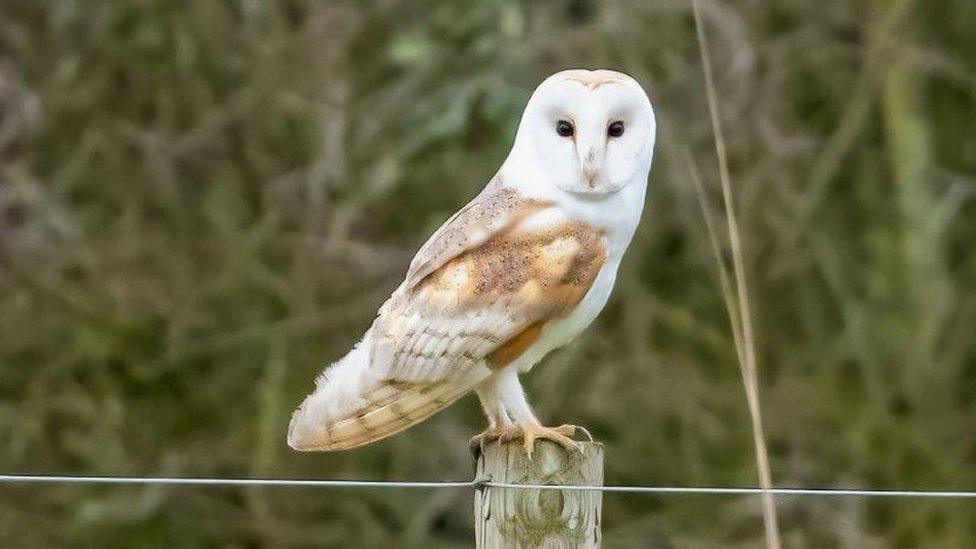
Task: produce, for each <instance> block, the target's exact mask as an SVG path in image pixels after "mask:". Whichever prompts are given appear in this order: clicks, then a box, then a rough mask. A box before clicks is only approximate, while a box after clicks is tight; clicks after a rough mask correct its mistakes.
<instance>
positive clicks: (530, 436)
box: [495, 368, 580, 458]
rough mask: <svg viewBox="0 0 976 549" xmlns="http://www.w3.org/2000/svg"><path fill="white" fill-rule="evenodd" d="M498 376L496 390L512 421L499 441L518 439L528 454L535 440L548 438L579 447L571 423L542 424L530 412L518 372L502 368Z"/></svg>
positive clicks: (564, 446)
mask: <svg viewBox="0 0 976 549" xmlns="http://www.w3.org/2000/svg"><path fill="white" fill-rule="evenodd" d="M495 375H497V376H498V389H499V393H500V396H501V401H502V404H503V405H504V406H505V409H506V411H507V412H508V415H509V417H511V419H512V421H514V424H513V425H511V426H510V427H509V428H508V429H506V430H505V433H504V434H503V435H502V436H501V437H499V439H498V440H499V442H502V443H505V442H508V441H511V440H521V441H522V444H523V445H524V446H525V452H526V453H527V454H528V455H529V457H530V458H531V457H532V450H533V449H534V448H535V441H536V440H537V439H543V440H551V441H553V442H555V443H557V444H559V445H560V446H562V447H563V448H565V449H566V450H580V446H579V444H577V443H576V442H575V441H574V440H573V439H572V438H571V437H572V436H573V435H575V434H576V429H577V427H576V426H575V425H560V426H559V427H545V426H543V425H542V423H540V422H539V420H538V419H537V418H536V417H535V414H533V413H532V408H531V407H530V406H529V403H528V401H527V400H526V399H525V391H523V390H522V384H521V383H520V382H519V378H518V372H517V371H516V370H515V369H514V368H506V369H505V370H502V371H500V372H498V373H497V374H495Z"/></svg>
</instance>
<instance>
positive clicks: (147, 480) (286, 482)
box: [0, 475, 483, 488]
mask: <svg viewBox="0 0 976 549" xmlns="http://www.w3.org/2000/svg"><path fill="white" fill-rule="evenodd" d="M0 482H8V483H46V484H52V483H64V484H170V485H186V486H189V485H204V486H307V487H312V488H474V487H477V486H479V485H481V484H483V481H480V480H477V481H476V480H471V481H466V482H395V481H378V480H376V481H374V480H316V479H291V478H194V477H112V476H100V477H99V476H73V475H0Z"/></svg>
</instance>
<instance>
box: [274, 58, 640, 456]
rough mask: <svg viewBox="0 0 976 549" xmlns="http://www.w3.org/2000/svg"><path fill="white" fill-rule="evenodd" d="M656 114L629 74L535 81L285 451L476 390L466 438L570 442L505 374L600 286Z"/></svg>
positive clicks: (567, 74) (311, 403)
mask: <svg viewBox="0 0 976 549" xmlns="http://www.w3.org/2000/svg"><path fill="white" fill-rule="evenodd" d="M655 134H656V122H655V118H654V111H653V108H652V107H651V102H650V100H649V99H648V97H647V94H646V93H644V90H643V89H642V88H641V86H640V85H639V84H638V83H637V82H636V81H635V80H634V79H633V78H631V77H630V76H627V75H625V74H622V73H619V72H614V71H608V70H596V71H588V70H568V71H563V72H559V73H557V74H555V75H553V76H550V77H549V78H547V79H546V80H545V81H543V82H542V84H540V85H539V87H538V88H536V90H535V92H533V94H532V96H531V97H530V98H529V101H528V104H527V105H526V107H525V111H524V113H523V115H522V119H521V121H520V122H519V126H518V130H517V132H516V135H515V142H514V145H513V146H512V150H511V152H510V153H509V155H508V157H507V158H506V160H505V162H504V163H503V164H502V167H501V169H499V170H498V172H497V174H496V175H495V176H494V177H493V178H492V179H491V181H490V182H489V183H488V184H487V186H486V187H485V188H484V190H483V191H482V192H481V193H480V194H479V195H478V196H477V197H475V198H474V199H473V200H472V201H471V202H470V203H468V204H467V205H466V206H464V207H463V208H461V210H460V211H458V212H457V213H455V214H454V216H452V217H451V218H450V219H448V220H447V221H446V222H445V223H444V225H443V226H441V227H440V228H439V229H438V230H437V231H436V232H435V233H434V234H433V235H432V236H431V237H430V239H429V240H428V241H427V243H426V244H424V245H423V247H421V248H420V251H419V252H417V255H416V257H414V259H413V261H412V262H411V263H410V267H409V269H408V272H407V275H406V279H405V280H404V281H403V283H402V284H401V285H400V286H399V287H398V288H397V289H396V291H394V292H393V295H392V296H391V297H390V298H389V300H388V301H387V302H386V303H385V304H384V305H383V306H382V307H381V308H380V310H379V313H378V315H377V318H376V319H375V321H374V322H373V324H372V326H371V327H370V328H369V330H367V331H366V334H365V335H364V336H363V338H362V340H361V341H360V342H359V343H358V344H357V345H356V346H355V347H354V348H353V349H352V350H351V351H350V352H349V353H348V354H347V355H346V356H345V357H344V358H342V359H340V360H339V361H338V362H336V363H335V364H333V365H332V366H330V367H329V368H327V369H326V370H325V371H324V372H323V373H322V374H321V375H320V376H319V377H318V379H317V380H316V386H315V389H314V391H313V392H312V393H311V394H310V395H309V396H308V397H306V399H305V401H304V402H303V403H302V404H301V406H299V408H298V409H297V410H296V411H295V413H294V415H293V416H292V419H291V424H290V425H289V429H288V443H289V445H290V446H291V447H292V448H295V449H296V450H307V451H315V450H320V451H331V450H344V449H348V448H354V447H356V446H361V445H363V444H367V443H369V442H373V441H376V440H380V439H382V438H385V437H388V436H390V435H392V434H394V433H397V432H399V431H401V430H403V429H406V428H408V427H410V426H412V425H414V424H416V423H419V422H420V421H423V420H424V419H426V418H428V417H429V416H431V415H432V414H434V413H435V412H437V411H439V410H441V409H443V408H445V407H447V406H448V405H449V404H451V403H452V402H454V401H455V400H457V399H458V398H459V397H461V396H462V395H464V394H466V393H468V392H470V391H472V390H473V391H475V392H476V393H477V394H478V397H479V398H480V400H481V405H482V407H483V408H484V412H485V414H486V415H487V417H488V427H487V429H485V431H484V432H483V433H481V434H480V435H478V436H476V437H475V438H474V439H472V445H473V446H477V445H479V444H484V443H488V442H492V441H499V442H509V441H521V442H522V444H523V445H524V447H525V449H526V451H527V452H528V453H529V455H531V453H532V449H533V447H534V443H535V441H536V440H540V439H541V440H551V441H554V442H556V443H558V444H560V445H562V446H563V447H565V448H567V449H572V448H577V444H576V442H575V441H574V440H573V438H572V437H573V435H574V433H575V431H576V429H577V427H576V426H573V425H561V426H559V427H546V426H543V424H542V423H541V422H540V421H539V420H538V419H537V418H536V416H535V414H533V412H532V409H531V407H530V406H529V404H528V402H527V401H526V397H525V393H524V391H523V389H522V386H521V385H520V382H519V374H523V373H525V372H527V371H529V370H530V369H531V368H532V367H533V366H534V365H535V364H536V363H537V362H539V361H540V360H541V359H542V358H543V357H544V356H545V355H546V353H548V352H549V351H551V350H553V349H555V348H557V347H560V346H562V345H564V344H566V343H568V342H569V341H570V340H572V339H573V338H574V337H576V336H577V335H578V334H579V333H580V332H582V331H583V330H584V329H585V328H586V327H587V326H588V325H589V324H590V323H591V322H592V321H593V319H594V318H596V316H597V314H598V313H599V312H600V310H601V309H603V307H604V305H605V304H606V302H607V299H608V298H609V296H610V291H611V289H612V288H613V284H614V280H615V278H616V275H617V267H618V266H619V265H620V260H621V258H622V257H623V254H624V251H625V250H626V248H627V245H628V244H629V243H630V240H631V237H632V236H633V234H634V231H635V229H636V228H637V224H638V222H639V221H640V216H641V211H642V210H643V205H644V194H645V192H646V189H647V177H648V173H649V171H650V168H651V158H652V156H653V150H654V141H655Z"/></svg>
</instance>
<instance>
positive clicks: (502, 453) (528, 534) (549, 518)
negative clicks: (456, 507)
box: [474, 441, 603, 549]
mask: <svg viewBox="0 0 976 549" xmlns="http://www.w3.org/2000/svg"><path fill="white" fill-rule="evenodd" d="M579 444H580V447H581V448H582V450H583V451H582V452H567V451H566V450H564V449H563V448H562V447H560V446H559V445H557V444H555V443H552V442H549V441H537V442H536V445H535V452H534V454H533V455H532V459H531V460H530V459H529V458H528V456H527V455H526V453H525V450H524V449H523V448H522V445H521V444H519V443H511V444H505V445H499V444H488V445H486V446H485V448H484V452H483V453H481V455H479V457H478V472H477V475H478V478H485V479H490V480H491V481H493V482H505V483H511V484H575V485H589V486H603V445H602V444H600V443H598V442H580V443H579ZM602 496H603V494H602V493H601V492H599V491H595V490H593V491H589V490H587V491H584V490H539V489H526V488H518V489H510V488H491V487H485V488H482V489H480V490H477V491H476V492H475V499H474V521H475V528H474V529H475V540H476V546H477V547H478V549H498V548H502V547H504V548H508V547H519V548H521V547H553V548H555V547H579V548H586V549H590V548H594V547H599V546H600V539H601V533H600V528H601V526H602V520H601V512H602V508H601V506H602V502H603V497H602Z"/></svg>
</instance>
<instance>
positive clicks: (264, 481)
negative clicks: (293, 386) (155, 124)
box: [0, 474, 976, 499]
mask: <svg viewBox="0 0 976 549" xmlns="http://www.w3.org/2000/svg"><path fill="white" fill-rule="evenodd" d="M0 483H7V484H14V483H21V484H30V483H33V484H117V485H118V484H142V485H146V484H152V485H177V486H201V485H202V486H264V487H308V488H381V489H382V488H415V489H440V488H448V489H459V488H467V489H475V490H483V489H486V488H499V489H514V490H582V491H596V492H626V493H643V494H692V495H695V494H697V495H761V494H763V493H766V492H768V493H770V494H772V495H774V496H820V497H874V498H876V497H881V498H941V499H976V491H973V492H965V491H940V490H872V489H853V488H771V489H769V490H763V489H762V488H755V487H716V486H578V485H566V484H512V483H507V482H492V481H491V480H490V479H485V478H481V479H474V480H468V481H433V482H414V481H385V480H326V479H321V480H320V479H290V478H201V477H121V476H119V477H116V476H74V475H8V474H0Z"/></svg>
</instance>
